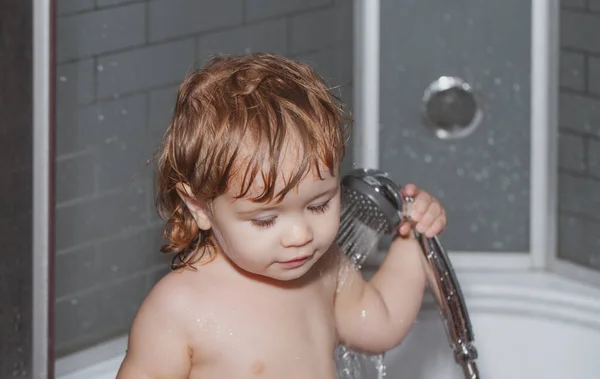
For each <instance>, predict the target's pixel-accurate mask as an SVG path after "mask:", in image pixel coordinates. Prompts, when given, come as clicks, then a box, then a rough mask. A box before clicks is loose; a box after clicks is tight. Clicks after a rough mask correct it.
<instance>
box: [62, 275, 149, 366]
mask: <svg viewBox="0 0 600 379" xmlns="http://www.w3.org/2000/svg"><path fill="white" fill-rule="evenodd" d="M146 276H147V274H144V273H140V274H138V275H135V276H133V277H131V278H128V279H126V280H123V281H117V282H112V283H109V284H108V285H107V286H105V287H103V288H98V289H96V290H94V291H89V292H87V293H82V294H78V295H74V296H71V297H69V298H65V299H60V300H58V301H57V302H56V304H55V312H56V314H57V315H59V316H60V317H57V318H56V327H55V338H56V342H57V344H56V347H55V348H56V352H57V354H58V355H63V354H67V353H71V352H74V351H76V350H78V349H80V348H83V347H86V346H89V345H91V344H94V343H95V342H96V341H98V340H102V339H106V338H112V337H116V336H119V335H121V334H122V332H123V325H129V324H131V321H132V320H133V317H134V316H135V313H136V312H137V309H138V307H139V305H140V303H141V302H142V300H143V298H144V296H145V294H146V293H148V280H147V277H146Z"/></svg>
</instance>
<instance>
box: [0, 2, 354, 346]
mask: <svg viewBox="0 0 600 379" xmlns="http://www.w3.org/2000/svg"><path fill="white" fill-rule="evenodd" d="M350 3H351V2H349V1H341V2H336V3H334V2H333V1H332V0H286V1H279V0H277V1H274V0H224V1H219V2H216V1H208V0H77V1H73V0H58V10H59V12H58V15H57V17H58V23H57V34H58V35H57V43H58V51H57V53H58V54H57V55H58V56H57V61H58V65H57V68H56V74H57V109H56V121H57V136H56V137H57V189H56V202H57V220H56V222H57V230H56V247H57V256H56V262H55V264H56V295H57V299H56V300H57V301H56V331H57V332H56V347H57V352H58V355H63V354H66V353H69V352H72V351H74V350H76V349H79V348H82V347H85V346H89V345H91V344H95V343H97V342H99V341H102V340H105V339H108V338H111V337H113V336H117V335H121V334H124V333H126V332H127V330H128V328H129V326H130V322H131V318H132V317H133V315H134V314H135V312H136V311H137V308H138V307H139V304H140V302H141V300H142V299H143V297H144V296H145V295H146V294H147V292H148V290H149V289H150V288H151V286H152V285H154V283H155V282H156V281H157V280H158V279H159V278H160V277H162V276H163V275H164V274H165V273H166V272H168V267H169V266H168V262H169V261H170V257H167V256H165V255H164V254H162V253H160V251H159V248H160V245H161V238H162V237H161V236H162V233H161V230H162V222H160V220H159V219H158V216H157V214H156V210H155V207H154V189H153V186H152V182H151V180H152V178H153V170H154V168H155V164H154V162H152V163H151V164H150V165H148V166H146V161H147V160H148V159H151V158H152V155H153V153H154V152H155V150H156V148H157V147H158V145H159V143H160V141H161V138H162V135H163V134H164V131H165V130H166V128H167V126H168V123H169V122H170V119H171V114H172V109H173V105H174V103H175V97H176V93H177V87H178V85H179V83H180V82H181V80H182V79H183V78H184V76H185V75H186V73H188V72H189V71H190V70H192V69H194V68H196V67H198V66H199V65H200V64H202V63H203V62H204V61H205V60H206V59H207V58H208V57H209V56H211V55H215V54H219V53H226V54H237V53H245V52H259V51H261V52H274V53H278V54H284V55H288V56H293V57H297V58H299V59H301V58H303V59H306V60H308V61H311V62H312V63H314V64H315V65H316V66H317V71H319V72H320V73H321V74H322V76H324V77H325V78H326V79H328V80H329V83H330V84H331V85H332V86H336V85H340V84H343V86H342V87H341V88H340V93H341V94H342V97H343V99H344V100H346V101H349V102H351V100H352V97H351V89H352V86H351V79H352V36H351V30H352V25H351V23H352V12H351V5H350ZM328 17H331V19H330V20H328ZM311 19H314V20H313V21H311ZM292 23H294V27H293V28H292V27H291V24H292ZM313 28H318V30H317V31H315V30H312V29H313ZM319 33H324V34H323V35H321V34H319ZM311 39H312V40H311ZM290 41H293V42H294V43H295V44H296V48H295V49H292V46H290ZM5 151H8V150H5Z"/></svg>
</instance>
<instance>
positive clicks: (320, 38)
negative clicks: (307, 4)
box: [290, 2, 353, 53]
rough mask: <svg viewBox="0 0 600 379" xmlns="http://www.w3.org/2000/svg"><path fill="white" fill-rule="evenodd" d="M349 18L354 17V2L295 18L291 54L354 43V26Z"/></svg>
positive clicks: (292, 22)
mask: <svg viewBox="0 0 600 379" xmlns="http://www.w3.org/2000/svg"><path fill="white" fill-rule="evenodd" d="M348 17H350V19H351V17H352V2H344V3H340V4H336V5H335V7H330V8H327V9H323V10H319V11H315V12H310V13H303V14H300V15H297V16H293V17H292V18H291V26H290V29H291V36H290V41H291V42H290V44H291V46H290V52H291V53H301V52H309V51H312V50H318V49H324V48H328V47H331V46H334V45H337V44H342V43H347V42H348V41H352V37H353V32H352V24H351V23H349V22H348Z"/></svg>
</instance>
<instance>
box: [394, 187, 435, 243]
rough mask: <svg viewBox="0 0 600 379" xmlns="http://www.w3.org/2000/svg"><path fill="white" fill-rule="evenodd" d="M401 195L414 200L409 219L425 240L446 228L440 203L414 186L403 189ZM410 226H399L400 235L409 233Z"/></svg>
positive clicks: (406, 224) (407, 224)
mask: <svg viewBox="0 0 600 379" xmlns="http://www.w3.org/2000/svg"><path fill="white" fill-rule="evenodd" d="M402 194H403V195H405V196H410V197H413V198H414V200H415V201H414V203H413V205H412V210H411V212H410V218H411V219H412V220H413V221H414V222H415V223H416V229H417V231H418V232H419V233H421V234H424V235H425V236H426V237H427V238H431V237H434V236H436V235H438V234H440V233H441V232H442V231H443V230H444V228H445V227H446V211H445V210H444V208H443V207H442V205H441V204H440V202H439V201H438V200H437V199H436V198H435V197H433V196H431V195H430V194H428V193H427V192H425V191H423V190H420V189H419V188H418V187H417V186H415V185H414V184H409V185H407V186H405V187H404V188H403V191H402ZM411 228H412V226H411V224H410V223H408V222H403V223H402V224H401V225H400V228H399V232H400V235H401V236H403V237H406V236H408V235H409V233H410V231H411Z"/></svg>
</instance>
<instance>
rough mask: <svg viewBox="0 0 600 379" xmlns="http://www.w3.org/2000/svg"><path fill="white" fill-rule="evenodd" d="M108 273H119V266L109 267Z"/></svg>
mask: <svg viewBox="0 0 600 379" xmlns="http://www.w3.org/2000/svg"><path fill="white" fill-rule="evenodd" d="M110 271H112V272H117V271H119V266H117V265H112V266H110Z"/></svg>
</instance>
